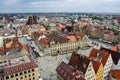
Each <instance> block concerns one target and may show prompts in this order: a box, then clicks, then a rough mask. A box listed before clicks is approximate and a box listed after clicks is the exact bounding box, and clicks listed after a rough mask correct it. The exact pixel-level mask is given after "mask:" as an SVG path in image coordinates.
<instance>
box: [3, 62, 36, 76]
mask: <svg viewBox="0 0 120 80" xmlns="http://www.w3.org/2000/svg"><path fill="white" fill-rule="evenodd" d="M37 67H38V65H37V64H35V63H34V62H33V61H31V62H27V63H22V64H18V65H15V66H9V67H6V68H4V69H3V72H4V76H6V75H11V74H15V73H18V72H21V71H25V70H29V69H33V68H37Z"/></svg>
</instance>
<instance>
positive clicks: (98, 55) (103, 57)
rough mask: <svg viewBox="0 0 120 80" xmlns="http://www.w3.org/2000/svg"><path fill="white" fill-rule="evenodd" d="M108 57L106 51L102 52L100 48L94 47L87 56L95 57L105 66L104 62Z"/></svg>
mask: <svg viewBox="0 0 120 80" xmlns="http://www.w3.org/2000/svg"><path fill="white" fill-rule="evenodd" d="M108 57H109V53H108V52H104V51H102V50H98V49H95V48H93V49H92V51H91V53H90V56H89V58H96V59H97V60H98V61H101V62H102V64H103V66H105V64H106V62H107V60H108Z"/></svg>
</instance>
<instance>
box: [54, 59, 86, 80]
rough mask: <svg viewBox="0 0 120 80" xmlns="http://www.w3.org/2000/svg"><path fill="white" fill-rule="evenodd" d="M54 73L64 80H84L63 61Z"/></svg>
mask: <svg viewBox="0 0 120 80" xmlns="http://www.w3.org/2000/svg"><path fill="white" fill-rule="evenodd" d="M56 71H57V73H58V74H59V75H60V76H61V77H62V78H63V79H64V80H85V79H84V78H83V76H82V75H80V73H79V71H76V70H75V69H74V68H73V67H72V66H70V65H68V64H66V63H65V62H63V61H62V62H61V63H60V65H59V66H58V67H57V69H56Z"/></svg>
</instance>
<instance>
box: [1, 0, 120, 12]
mask: <svg viewBox="0 0 120 80" xmlns="http://www.w3.org/2000/svg"><path fill="white" fill-rule="evenodd" d="M29 12H34V13H35V12H41V13H42V12H88V13H89V12H100V13H120V0H0V13H29Z"/></svg>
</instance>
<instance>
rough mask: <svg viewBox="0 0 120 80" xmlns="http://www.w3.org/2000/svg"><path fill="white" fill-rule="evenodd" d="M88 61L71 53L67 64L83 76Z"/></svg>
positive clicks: (86, 58)
mask: <svg viewBox="0 0 120 80" xmlns="http://www.w3.org/2000/svg"><path fill="white" fill-rule="evenodd" d="M89 63H90V60H89V58H88V57H86V56H82V55H79V54H77V53H76V52H73V53H72V56H71V58H70V61H69V64H70V65H71V66H73V67H74V69H76V70H79V71H81V72H83V74H85V72H86V70H87V68H88V65H89Z"/></svg>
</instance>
